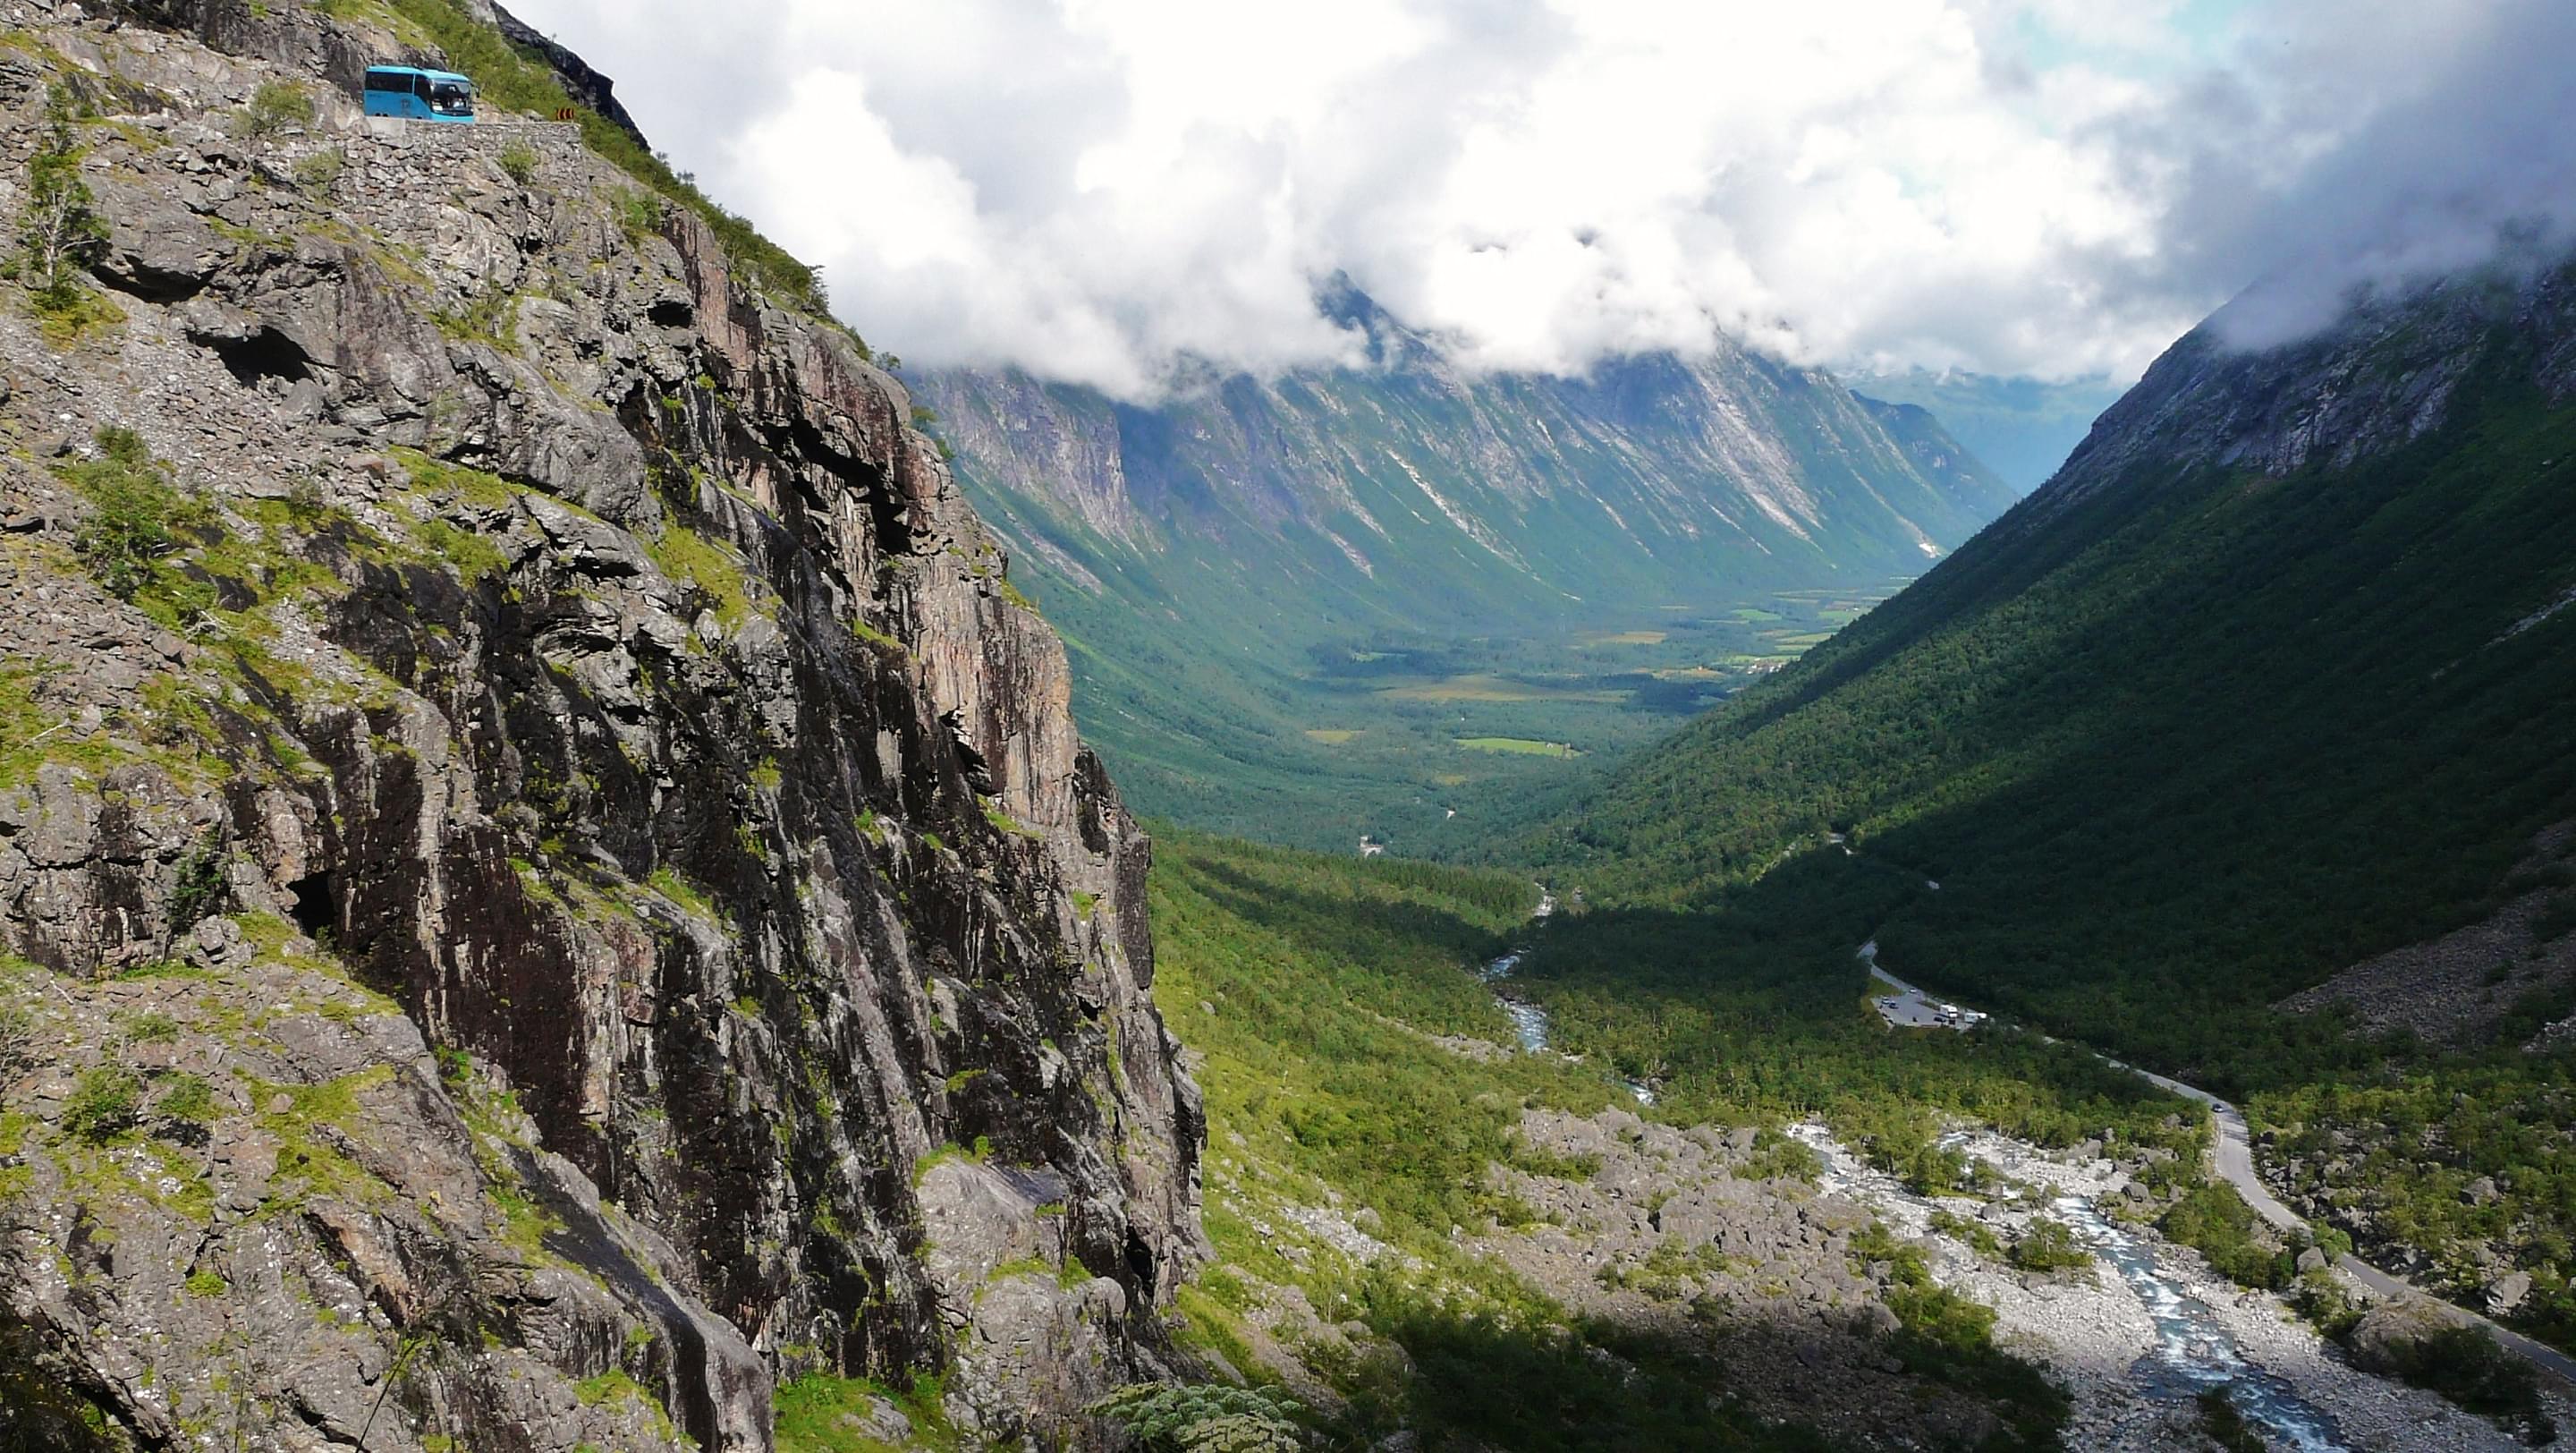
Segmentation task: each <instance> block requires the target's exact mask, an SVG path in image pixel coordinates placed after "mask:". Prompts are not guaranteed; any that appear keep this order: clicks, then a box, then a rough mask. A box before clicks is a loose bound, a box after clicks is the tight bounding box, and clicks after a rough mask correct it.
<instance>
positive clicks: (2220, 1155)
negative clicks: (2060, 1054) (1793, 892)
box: [1860, 939, 2576, 1387]
mask: <svg viewBox="0 0 2576 1453" xmlns="http://www.w3.org/2000/svg"><path fill="white" fill-rule="evenodd" d="M1860 958H1861V960H1862V961H1863V962H1865V963H1867V964H1868V965H1869V969H1870V972H1871V973H1872V974H1875V975H1876V976H1877V977H1879V978H1881V979H1884V980H1886V981H1887V982H1888V983H1890V984H1893V985H1895V986H1896V987H1897V989H1898V991H1899V993H1900V994H1901V995H1902V996H1903V997H1905V998H1906V999H1907V1000H1909V1001H1912V1002H1920V1001H1922V1000H1925V999H1928V998H1929V997H1931V996H1929V995H1926V994H1924V992H1923V991H1922V990H1921V989H1918V988H1916V987H1915V986H1913V985H1912V984H1909V983H1907V982H1905V981H1904V980H1903V979H1900V978H1898V977H1897V976H1896V975H1894V974H1892V973H1889V972H1888V971H1887V969H1886V967H1885V966H1884V965H1882V964H1880V963H1879V961H1878V943H1877V940H1875V939H1873V940H1871V941H1870V942H1869V943H1866V944H1863V945H1862V946H1861V949H1860ZM1881 1013H1882V1014H1884V1013H1885V1011H1884V1010H1882V1011H1881ZM1889 1022H1890V1023H1900V1024H1901V1021H1899V1020H1897V1019H1895V1018H1892V1017H1891V1018H1890V1019H1889ZM1995 1023H1997V1024H1999V1025H2004V1026H2005V1027H2008V1028H2013V1029H2019V1030H2021V1032H2022V1033H2025V1034H2035V1035H2038V1036H2039V1037H2040V1038H2041V1039H2044V1040H2047V1041H2048V1042H2049V1043H2051V1044H2057V1043H2061V1042H2062V1041H2060V1040H2058V1039H2057V1038H2055V1037H2054V1036H2052V1035H2048V1034H2042V1033H2040V1031H2038V1030H2036V1029H2023V1028H2022V1026H2019V1025H2014V1024H2011V1023H2010V1021H2008V1020H2003V1019H1997V1020H1996V1021H1995ZM1902 1027H1914V1026H1911V1025H1903V1026H1902ZM2080 1047H2081V1046H2079V1048H2080ZM2087 1053H2090V1054H2091V1055H2093V1057H2094V1058H2096V1059H2099V1060H2100V1061H2102V1062H2103V1063H2104V1064H2107V1065H2110V1066H2112V1067H2114V1068H2117V1069H2123V1070H2127V1071H2128V1072H2129V1073H2131V1074H2133V1075H2136V1076H2138V1077H2139V1078H2141V1079H2144V1080H2146V1081H2148V1082H2149V1083H2151V1084H2153V1085H2155V1086H2156V1087H2158V1088H2159V1089H2163V1090H2167V1091H2170V1092H2171V1093H2173V1094H2176V1095H2180V1096H2182V1097H2183V1098H2184V1099H2186V1100H2197V1101H2199V1102H2200V1103H2201V1104H2203V1105H2206V1106H2208V1107H2209V1113H2210V1118H2211V1119H2212V1120H2213V1121H2215V1122H2216V1123H2217V1126H2218V1146H2217V1153H2216V1155H2215V1157H2214V1159H2215V1160H2216V1162H2217V1166H2218V1175H2219V1179H2221V1180H2224V1181H2225V1182H2227V1183H2228V1184H2229V1185H2231V1186H2234V1187H2235V1188H2236V1193H2237V1194H2238V1195H2240V1196H2242V1197H2244V1198H2245V1204H2247V1205H2249V1206H2251V1207H2253V1208H2254V1214H2256V1215H2258V1216H2261V1217H2262V1218H2263V1219H2264V1220H2266V1221H2269V1222H2271V1223H2272V1224H2273V1225H2274V1226H2277V1227H2279V1228H2280V1229H2282V1230H2284V1231H2306V1230H2307V1229H2308V1223H2307V1220H2306V1219H2305V1218H2304V1217H2302V1216H2300V1215H2299V1213H2298V1212H2296V1211H2293V1210H2291V1209H2290V1208H2289V1207H2288V1206H2285V1205H2283V1204H2282V1203H2281V1200H2280V1198H2279V1197H2278V1196H2275V1195H2273V1194H2272V1190H2271V1187H2269V1186H2266V1185H2264V1184H2263V1178H2262V1176H2261V1175H2259V1174H2258V1173H2256V1171H2255V1169H2254V1140H2253V1136H2252V1135H2251V1133H2249V1132H2248V1131H2247V1129H2246V1127H2245V1115H2244V1112H2243V1111H2240V1110H2238V1109H2237V1108H2236V1107H2235V1106H2234V1105H2231V1104H2229V1103H2228V1102H2227V1101H2225V1100H2222V1099H2220V1098H2219V1097H2218V1096H2216V1095H2213V1094H2211V1093H2210V1092H2208V1091H2207V1090H2204V1089H2201V1088H2200V1087H2199V1086H2197V1085H2186V1084H2184V1083H2183V1082H2182V1081H2180V1080H2177V1079H2174V1078H2173V1077H2171V1076H2169V1075H2160V1074H2157V1073H2156V1072H2155V1071H2153V1070H2142V1069H2140V1068H2138V1067H2137V1066H2136V1065H2133V1064H2129V1063H2127V1062H2125V1061H2122V1060H2116V1059H2113V1058H2111V1057H2110V1056H2109V1055H2107V1054H2104V1053H2102V1052H2101V1051H2099V1050H2088V1051H2087ZM2335 1266H2336V1269H2337V1270H2339V1271H2341V1272H2343V1273H2344V1274H2345V1275H2347V1276H2349V1277H2351V1278H2352V1279H2353V1280H2354V1281H2357V1282H2359V1283H2361V1284H2362V1285H2363V1286H2365V1287H2368V1288H2369V1289H2370V1290H2371V1291H2373V1292H2375V1293H2377V1294H2378V1295H2380V1296H2383V1297H2396V1296H2403V1295H2406V1294H2408V1293H2413V1294H2415V1295H2418V1296H2421V1297H2423V1298H2424V1300H2425V1301H2427V1302H2429V1303H2431V1304H2432V1305H2433V1306H2434V1307H2436V1308H2438V1309H2440V1311H2441V1312H2442V1314H2443V1315H2444V1316H2447V1317H2449V1318H2450V1319H2451V1320H2452V1321H2453V1322H2456V1323H2459V1324H2461V1325H2463V1326H2473V1327H2484V1328H2485V1329H2486V1330H2487V1331H2489V1332H2491V1333H2493V1334H2494V1336H2495V1339H2496V1341H2498V1342H2500V1343H2502V1344H2504V1345H2505V1346H2506V1347H2509V1348H2511V1349H2513V1350H2514V1351H2516V1352H2519V1353H2521V1354H2522V1355H2523V1356H2524V1357H2526V1358H2529V1359H2530V1360H2531V1361H2532V1363H2533V1364H2535V1365H2536V1366H2538V1367H2540V1368H2541V1369H2542V1370H2543V1371H2545V1372H2549V1373H2551V1374H2553V1375H2555V1376H2556V1377H2558V1378H2559V1379H2560V1380H2561V1381H2563V1382H2565V1383H2567V1384H2568V1385H2569V1386H2570V1387H2576V1358H2571V1357H2569V1356H2568V1355H2567V1354H2566V1353H2564V1352H2561V1351H2559V1350H2558V1349H2557V1348H2555V1347H2550V1346H2547V1345H2545V1344H2543V1343H2539V1342H2535V1341H2533V1340H2532V1339H2530V1338H2529V1337H2525V1336H2524V1335H2522V1334H2521V1333H2519V1332H2516V1331H2514V1330H2513V1329H2512V1328H2510V1327H2505V1326H2499V1325H2498V1324H2496V1323H2494V1322H2492V1321H2489V1320H2488V1319H2486V1318H2485V1317H2481V1316H2479V1315H2478V1314H2477V1313H2475V1312H2472V1311H2470V1310H2468V1309H2467V1308H2466V1307H2462V1306H2459V1305H2457V1304H2456V1303H2453V1302H2451V1301H2448V1300H2446V1299H2444V1298H2442V1297H2439V1296H2435V1295H2434V1294H2433V1293H2431V1292H2428V1291H2425V1290H2424V1289H2423V1288H2422V1287H2419V1286H2417V1285H2415V1284H2414V1283H2413V1282H2410V1281H2408V1280H2407V1279H2406V1278H2404V1277H2402V1276H2395V1275H2392V1274H2390V1273H2388V1272H2385V1271H2382V1270H2380V1269H2379V1268H2378V1267H2375V1266H2372V1265H2371V1264H2370V1263H2369V1262H2366V1261H2364V1260H2362V1259H2361V1258H2360V1257H2358V1256H2351V1255H2346V1256H2343V1257H2341V1258H2338V1259H2337V1261H2336V1262H2335Z"/></svg>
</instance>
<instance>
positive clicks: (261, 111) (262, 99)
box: [234, 81, 313, 136]
mask: <svg viewBox="0 0 2576 1453" xmlns="http://www.w3.org/2000/svg"><path fill="white" fill-rule="evenodd" d="M234 122H235V129H236V130H238V131H239V132H240V133H241V134H242V135H244V136H276V135H279V134H280V133H282V132H285V131H287V130H289V129H292V128H296V127H303V126H310V125H312V124H313V93H312V92H310V91H307V90H306V89H304V88H303V87H302V86H300V85H297V84H296V83H295V82H293V81H270V82H268V83H266V84H265V85H262V86H261V87H260V88H259V89H258V90H256V91H253V92H252V93H251V97H250V104H249V105H247V106H244V107H243V108H242V109H241V111H240V113H239V114H238V115H237V116H236V117H235V118H234Z"/></svg>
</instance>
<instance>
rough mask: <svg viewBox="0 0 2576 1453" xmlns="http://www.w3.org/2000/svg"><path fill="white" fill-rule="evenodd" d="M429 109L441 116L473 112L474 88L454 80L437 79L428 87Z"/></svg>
mask: <svg viewBox="0 0 2576 1453" xmlns="http://www.w3.org/2000/svg"><path fill="white" fill-rule="evenodd" d="M429 109H430V110H432V111H435V112H437V113H438V114H439V115H441V116H471V115H473V114H474V89H473V88H472V87H471V86H467V85H464V84H461V83H459V82H456V81H439V82H436V83H434V84H432V85H431V86H430V88H429Z"/></svg>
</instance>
